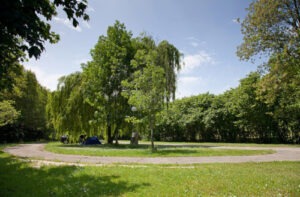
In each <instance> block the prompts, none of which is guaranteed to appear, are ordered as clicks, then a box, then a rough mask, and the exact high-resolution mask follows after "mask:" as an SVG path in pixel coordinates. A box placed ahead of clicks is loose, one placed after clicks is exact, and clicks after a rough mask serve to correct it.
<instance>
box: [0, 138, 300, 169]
mask: <svg viewBox="0 0 300 197" xmlns="http://www.w3.org/2000/svg"><path fill="white" fill-rule="evenodd" d="M44 146H45V144H42V143H40V144H20V145H17V146H13V147H7V148H5V149H4V151H5V152H7V153H9V154H11V155H14V156H17V157H21V158H24V159H30V160H35V161H39V162H42V161H44V163H50V164H51V163H52V164H54V165H56V164H57V165H59V163H64V164H68V163H69V164H77V165H103V164H116V163H117V164H134V163H135V164H201V163H243V162H271V161H300V148H299V147H295V148H294V147H293V148H288V147H267V148H258V147H213V148H220V149H225V148H227V149H247V150H258V149H268V150H270V149H271V150H274V151H275V153H274V154H267V155H252V156H212V157H98V156H81V155H64V154H57V153H51V152H48V151H46V150H45V149H44Z"/></svg>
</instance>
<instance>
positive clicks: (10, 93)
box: [0, 65, 48, 141]
mask: <svg viewBox="0 0 300 197" xmlns="http://www.w3.org/2000/svg"><path fill="white" fill-rule="evenodd" d="M7 77H8V78H11V79H12V80H13V81H15V84H14V85H13V86H12V87H6V88H4V89H2V91H1V92H0V101H1V102H6V101H7V100H11V101H12V102H13V103H14V104H13V107H14V108H15V110H16V111H18V113H19V115H18V119H16V121H14V124H6V125H5V126H4V125H2V126H1V127H0V130H1V131H2V132H1V136H0V137H1V141H6V140H8V141H12V140H13V141H16V140H20V139H23V140H24V139H25V140H32V139H37V138H43V137H45V135H46V134H47V130H48V129H47V120H46V111H45V110H46V107H45V106H46V103H47V97H48V90H47V89H45V88H44V87H42V86H41V85H40V84H39V83H38V81H37V79H36V77H35V74H34V73H32V72H31V71H27V70H25V69H24V68H23V67H22V66H20V65H18V66H17V67H16V69H13V70H10V72H9V73H8V76H7ZM15 115H17V114H15Z"/></svg>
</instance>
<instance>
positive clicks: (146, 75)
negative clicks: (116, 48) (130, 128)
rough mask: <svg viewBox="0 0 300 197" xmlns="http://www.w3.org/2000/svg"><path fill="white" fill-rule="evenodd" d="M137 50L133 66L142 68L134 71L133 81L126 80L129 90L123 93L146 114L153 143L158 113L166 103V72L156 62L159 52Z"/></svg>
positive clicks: (130, 102) (138, 109)
mask: <svg viewBox="0 0 300 197" xmlns="http://www.w3.org/2000/svg"><path fill="white" fill-rule="evenodd" d="M143 52H144V51H142V52H141V53H139V52H137V53H136V56H135V61H133V62H132V64H133V67H134V68H137V67H141V65H142V66H143V67H142V68H141V69H139V70H137V71H135V72H134V73H133V78H132V80H131V81H128V80H125V81H123V83H122V85H123V86H124V87H125V89H126V90H127V91H125V93H123V95H124V96H125V97H127V98H129V100H128V103H129V104H130V105H132V106H135V107H136V108H137V111H139V112H141V113H143V114H144V116H143V117H142V118H145V119H147V121H148V123H149V128H150V131H151V133H150V136H151V141H152V149H153V148H154V144H153V140H154V139H153V129H154V126H155V122H156V113H158V112H159V111H160V110H161V109H162V107H163V105H164V95H165V94H164V93H165V77H164V76H165V72H164V69H163V68H161V67H159V66H157V65H156V64H155V60H156V59H157V52H156V51H150V52H149V53H148V54H145V53H143Z"/></svg>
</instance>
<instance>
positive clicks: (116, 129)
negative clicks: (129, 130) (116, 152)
mask: <svg viewBox="0 0 300 197" xmlns="http://www.w3.org/2000/svg"><path fill="white" fill-rule="evenodd" d="M114 138H115V144H116V145H118V144H119V141H118V138H119V127H118V126H116V128H115V131H114Z"/></svg>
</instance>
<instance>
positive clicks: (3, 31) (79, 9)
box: [0, 0, 89, 87]
mask: <svg viewBox="0 0 300 197" xmlns="http://www.w3.org/2000/svg"><path fill="white" fill-rule="evenodd" d="M58 7H62V9H63V10H64V12H65V13H66V15H67V17H68V19H69V20H70V21H72V25H73V26H74V27H76V26H77V25H78V24H79V22H78V20H79V19H80V18H82V19H83V20H89V16H88V15H87V14H86V12H85V11H86V8H87V0H81V1H77V0H68V1H63V0H54V1H48V0H14V1H2V2H1V5H0V65H1V66H0V78H4V77H5V76H6V73H7V70H8V67H11V66H13V64H14V63H15V62H19V61H22V60H24V58H25V55H28V56H29V57H35V58H39V56H40V55H41V53H42V52H43V51H44V50H45V47H44V44H45V42H46V41H49V42H50V43H56V42H57V41H58V40H59V35H58V34H56V33H55V32H53V31H51V26H50V24H49V23H48V21H50V20H52V18H53V16H56V15H57V9H58ZM0 85H2V84H0ZM2 87H3V86H2Z"/></svg>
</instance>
